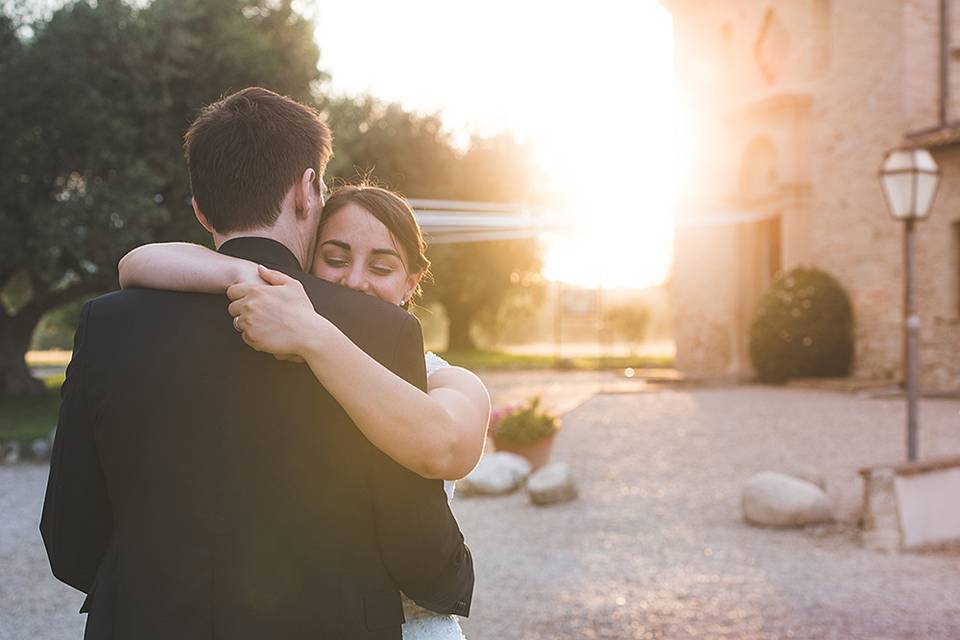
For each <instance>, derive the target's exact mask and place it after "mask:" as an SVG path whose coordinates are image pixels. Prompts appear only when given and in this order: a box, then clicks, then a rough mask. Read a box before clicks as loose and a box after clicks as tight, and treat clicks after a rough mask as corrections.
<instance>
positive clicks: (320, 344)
mask: <svg viewBox="0 0 960 640" xmlns="http://www.w3.org/2000/svg"><path fill="white" fill-rule="evenodd" d="M336 332H337V328H336V326H335V325H334V324H333V323H332V322H330V321H329V320H327V319H326V318H324V317H323V316H321V315H320V314H318V313H313V314H311V315H310V316H308V317H307V318H306V319H305V321H304V327H303V329H302V330H300V331H298V334H299V335H300V336H301V340H300V344H299V345H297V346H298V349H297V351H298V353H297V355H298V356H300V357H301V358H309V357H315V358H316V357H321V358H322V357H323V356H324V355H325V354H327V353H329V350H330V341H331V339H333V338H334V337H335V335H336Z"/></svg>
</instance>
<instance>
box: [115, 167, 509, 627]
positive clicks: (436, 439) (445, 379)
mask: <svg viewBox="0 0 960 640" xmlns="http://www.w3.org/2000/svg"><path fill="white" fill-rule="evenodd" d="M318 233H319V236H318V239H317V250H316V254H315V256H314V260H313V267H312V269H311V273H312V274H313V275H315V276H317V277H319V278H322V279H324V280H328V281H330V282H335V283H337V284H340V285H343V286H345V287H350V288H351V289H355V290H357V291H360V292H362V293H365V294H367V295H371V296H376V297H377V298H380V299H382V300H385V301H387V302H390V303H392V304H397V305H400V306H403V307H404V308H407V307H408V306H409V304H410V303H411V301H412V300H413V299H414V298H415V297H416V296H417V295H418V294H419V292H420V280H421V279H422V278H423V276H424V275H425V274H427V273H428V272H429V268H430V262H429V260H427V258H426V256H425V255H424V249H425V243H424V241H423V236H422V235H421V233H420V228H419V226H418V225H417V222H416V219H415V218H414V216H413V211H411V209H410V207H409V206H408V205H407V203H406V202H405V201H404V200H403V199H402V198H400V197H399V196H398V195H396V194H394V193H392V192H390V191H387V190H386V189H381V188H378V187H371V186H365V185H358V186H344V187H341V188H339V189H337V190H336V191H335V192H334V193H333V194H332V195H331V197H330V198H329V200H328V201H327V203H326V204H325V206H324V208H323V214H322V216H321V222H320V229H319V232H318ZM119 270H120V286H121V287H123V288H128V287H148V288H154V289H168V290H174V291H194V292H202V293H224V292H225V293H226V294H227V296H228V297H229V298H230V300H231V302H230V305H229V307H228V311H229V313H230V315H231V316H233V318H234V327H235V328H236V329H237V330H238V331H240V332H241V334H242V336H243V339H244V341H245V342H246V343H247V344H248V345H250V346H251V347H253V348H254V349H256V350H258V351H263V352H267V353H271V354H273V355H274V356H275V357H277V358H279V359H283V360H294V361H302V362H305V363H306V364H307V365H308V366H309V367H310V369H311V370H312V371H313V374H314V375H315V376H316V378H317V380H318V381H319V382H320V384H322V385H323V386H324V387H325V388H326V389H327V391H329V392H330V393H331V394H332V395H333V396H334V398H336V400H337V401H338V402H339V403H340V405H341V406H342V407H343V408H344V410H346V412H347V413H348V414H349V415H350V418H351V419H352V420H353V422H354V423H356V425H357V427H358V428H359V429H360V431H362V432H363V434H364V435H365V436H366V437H367V439H369V440H370V442H371V443H372V444H373V445H374V446H376V447H377V448H378V449H380V450H381V451H383V452H384V453H386V454H387V455H389V456H390V457H391V458H393V459H394V460H395V461H396V462H397V463H399V464H401V465H403V466H404V467H406V468H408V469H410V470H411V471H414V472H416V473H418V474H420V475H421V476H423V477H426V478H431V479H443V480H445V482H444V489H445V490H446V492H447V496H448V499H449V498H452V497H453V490H454V483H453V480H456V479H458V478H462V477H464V476H465V475H466V474H467V473H469V472H470V471H471V470H472V469H473V467H474V466H475V465H476V464H477V462H478V461H479V459H480V455H481V454H482V452H483V443H484V441H485V439H486V429H487V422H488V419H489V416H490V397H489V395H488V394H487V390H486V388H485V387H484V385H483V383H482V382H481V381H480V379H479V378H477V376H475V375H474V374H472V373H470V372H469V371H467V370H466V369H462V368H460V367H454V366H451V365H449V364H448V363H447V362H445V361H444V360H442V359H441V358H439V357H438V356H436V355H434V354H432V353H427V354H426V356H425V357H426V361H427V362H426V364H427V392H426V393H424V392H422V391H421V390H419V389H418V388H416V387H414V386H413V385H411V384H409V383H407V382H406V381H404V380H403V379H401V378H400V377H398V376H396V375H395V374H393V373H392V372H390V371H389V370H388V369H386V368H385V367H383V366H381V365H380V364H379V363H378V362H376V361H375V360H374V359H373V358H371V357H370V356H368V355H367V354H366V353H364V352H363V351H362V350H360V348H359V347H357V346H356V345H354V344H353V343H352V342H351V341H350V339H349V338H348V337H347V336H346V335H344V334H343V333H342V332H341V331H340V330H339V329H338V328H337V327H336V326H334V325H333V323H331V322H329V321H328V320H327V319H325V318H324V317H323V316H320V315H318V314H317V313H316V312H315V311H314V309H313V305H312V304H311V303H310V300H309V299H308V298H307V296H306V294H305V293H304V290H303V286H302V285H301V284H300V282H299V281H298V280H295V279H293V278H291V277H289V276H287V275H285V274H283V273H280V272H278V271H273V270H270V269H267V268H265V267H263V266H259V265H256V264H254V263H252V262H248V261H246V260H243V259H240V258H234V257H231V256H226V255H223V254H220V253H216V252H215V251H212V250H210V249H207V248H205V247H202V246H199V245H193V244H186V243H161V244H149V245H144V246H142V247H138V248H136V249H134V250H132V251H131V252H130V253H128V254H127V255H126V256H124V257H123V259H122V260H121V261H120V266H119ZM371 397H375V398H377V399H378V400H377V402H370V398H371ZM404 615H405V618H406V623H405V624H404V625H403V637H404V638H405V639H407V640H461V639H462V638H463V633H462V632H461V630H460V624H459V622H458V621H457V619H456V618H455V617H454V616H452V615H441V614H437V613H433V612H431V611H427V610H426V609H423V608H421V607H418V606H417V605H416V604H415V603H413V602H412V601H410V600H409V599H407V598H404Z"/></svg>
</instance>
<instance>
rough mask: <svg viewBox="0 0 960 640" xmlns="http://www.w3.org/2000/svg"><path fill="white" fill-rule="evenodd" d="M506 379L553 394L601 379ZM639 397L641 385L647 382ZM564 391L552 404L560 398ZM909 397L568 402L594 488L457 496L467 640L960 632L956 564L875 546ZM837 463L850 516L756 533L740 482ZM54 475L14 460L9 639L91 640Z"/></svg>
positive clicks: (6, 601) (8, 540)
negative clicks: (550, 497) (70, 566)
mask: <svg viewBox="0 0 960 640" xmlns="http://www.w3.org/2000/svg"><path fill="white" fill-rule="evenodd" d="M567 375H568V376H580V378H581V379H576V378H575V377H563V376H556V374H555V375H554V377H549V376H544V377H543V378H542V379H541V378H537V377H534V378H531V377H530V376H525V375H523V374H504V375H503V376H502V377H497V376H491V377H490V378H489V380H488V382H489V383H490V386H491V389H492V392H493V396H494V398H495V400H496V401H497V402H498V403H499V402H500V401H513V400H514V399H515V398H516V397H518V396H519V397H522V396H523V395H526V394H527V393H528V392H530V391H536V390H538V389H540V388H544V389H546V390H547V391H548V392H547V394H546V398H547V401H548V404H549V405H551V406H556V404H555V403H559V404H563V403H564V402H565V403H567V404H570V403H571V402H573V401H574V400H576V401H579V400H582V399H583V398H584V397H585V396H586V395H589V393H592V392H593V391H596V390H597V388H603V386H602V385H601V387H597V386H596V385H597V384H598V378H594V377H590V376H586V377H584V375H583V374H567ZM632 388H634V389H638V388H642V385H641V386H635V387H632ZM554 399H555V400H554ZM958 410H960V402H958V401H952V400H951V401H947V400H925V401H924V402H923V404H922V411H921V453H922V454H923V455H937V454H960V416H958ZM902 416H903V403H902V401H899V400H889V399H884V400H861V399H857V398H856V397H854V396H852V395H847V394H839V393H829V392H812V391H802V390H792V389H772V388H763V387H740V388H728V389H697V390H667V391H662V390H661V391H653V390H651V391H648V392H634V393H629V394H623V393H620V394H603V395H599V396H596V397H594V398H593V399H591V400H589V401H587V402H586V403H585V404H583V405H582V406H580V407H579V408H577V409H574V410H573V411H572V412H571V413H569V414H567V416H566V418H565V421H564V427H563V431H562V432H561V435H560V437H559V438H558V440H557V443H556V448H555V452H554V459H555V460H568V461H570V462H571V464H572V466H573V468H574V471H575V473H576V475H577V478H578V481H579V486H580V499H579V500H578V501H576V502H573V503H569V504H565V505H557V506H553V507H545V508H536V507H533V506H532V505H531V504H530V503H529V502H528V499H527V497H526V496H525V494H523V493H517V494H514V495H512V496H507V497H501V498H466V497H463V498H457V499H456V500H455V504H454V509H455V511H456V512H457V514H458V517H459V518H460V521H461V524H462V526H463V529H464V532H465V534H466V536H467V538H468V541H469V542H470V544H471V547H472V548H473V551H474V556H475V560H476V565H477V577H478V583H477V590H476V594H475V600H474V609H473V612H474V613H473V615H472V616H471V618H469V619H467V620H465V621H464V623H463V626H464V630H465V631H466V633H467V636H468V637H469V638H470V640H512V639H518V640H536V639H561V638H585V639H589V638H610V639H613V638H618V639H619V638H669V639H673V638H742V639H745V640H749V639H754V638H810V639H814V638H816V639H821V638H838V639H840V638H842V639H855V638H865V639H866V638H870V639H880V638H936V639H948V638H960V556H958V555H950V554H939V555H933V554H927V555H921V554H903V555H882V554H878V553H874V552H870V551H866V550H863V549H861V548H860V546H859V544H858V538H857V531H856V527H855V525H854V524H851V522H850V521H851V520H852V519H853V518H854V516H855V509H856V505H857V503H858V500H859V491H860V484H859V479H858V477H857V475H856V469H857V468H858V467H860V466H863V465H868V464H873V463H877V462H884V461H893V460H899V459H902V457H903V454H902V445H901V443H902V441H903V435H902V433H903V428H902V423H903V419H902ZM797 467H806V468H814V469H816V470H818V471H819V472H821V473H822V474H823V475H824V477H825V478H826V480H827V483H828V491H829V492H830V493H831V495H832V496H833V497H834V499H835V501H836V502H837V504H838V508H839V511H840V514H841V517H842V519H843V520H844V521H843V522H841V523H839V524H836V525H831V526H827V527H815V528H808V529H805V530H801V531H774V530H765V529H754V528H751V527H749V526H747V525H745V524H743V523H742V521H741V520H740V517H739V488H740V486H741V485H742V483H743V481H744V480H746V478H748V477H749V476H750V475H751V474H752V473H754V472H755V471H759V470H762V469H785V468H797ZM46 473H47V471H46V468H45V467H42V466H38V465H28V464H24V465H19V466H16V467H0V640H14V639H16V640H26V639H29V640H47V639H50V640H54V639H56V640H62V639H67V638H71V639H72V638H80V637H81V636H82V628H83V616H79V615H77V614H76V611H77V609H78V608H79V606H80V602H81V600H82V597H81V595H80V594H78V593H76V592H74V591H73V590H71V589H70V588H69V587H65V586H63V585H60V584H59V583H58V582H56V581H55V580H54V579H53V578H52V577H51V576H50V574H49V569H48V567H47V563H46V559H45V557H44V554H43V548H42V545H41V543H40V540H39V536H38V534H37V528H36V527H37V522H38V519H39V509H40V504H41V502H42V497H43V488H44V485H45V482H46Z"/></svg>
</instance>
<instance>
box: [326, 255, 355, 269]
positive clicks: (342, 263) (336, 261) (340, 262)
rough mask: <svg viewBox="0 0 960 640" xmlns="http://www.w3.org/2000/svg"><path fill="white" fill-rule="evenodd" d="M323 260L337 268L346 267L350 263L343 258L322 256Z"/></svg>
mask: <svg viewBox="0 0 960 640" xmlns="http://www.w3.org/2000/svg"><path fill="white" fill-rule="evenodd" d="M323 261H324V262H326V263H327V264H328V265H329V266H331V267H335V268H337V269H339V268H341V267H346V266H348V265H349V264H350V263H349V262H348V261H347V260H344V259H343V258H328V257H324V259H323Z"/></svg>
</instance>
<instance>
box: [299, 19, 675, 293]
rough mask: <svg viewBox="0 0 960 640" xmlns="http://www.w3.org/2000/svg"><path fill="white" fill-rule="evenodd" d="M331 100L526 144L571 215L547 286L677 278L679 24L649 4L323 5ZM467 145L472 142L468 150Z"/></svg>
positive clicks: (551, 249)
mask: <svg viewBox="0 0 960 640" xmlns="http://www.w3.org/2000/svg"><path fill="white" fill-rule="evenodd" d="M313 8H314V10H315V16H316V21H317V30H316V37H317V42H318V43H319V45H320V60H321V67H322V68H323V69H324V70H326V71H328V72H329V73H330V74H331V76H332V80H331V83H330V84H329V86H328V89H329V90H331V91H334V92H340V93H348V94H357V93H363V92H368V93H371V94H373V95H375V96H378V97H380V98H383V99H385V100H390V101H398V102H400V103H402V104H403V105H404V106H406V107H407V108H411V109H416V110H420V111H426V112H440V113H441V114H442V117H443V119H444V122H445V123H446V125H447V126H448V127H449V128H450V129H451V131H453V132H454V133H457V134H461V133H463V134H467V133H469V132H478V133H486V134H491V133H495V132H497V131H502V130H508V131H512V132H513V133H514V134H515V135H516V136H517V137H518V138H520V139H521V140H523V141H527V142H531V143H533V145H534V146H535V149H536V153H537V163H538V167H539V169H540V171H541V172H542V174H543V178H544V180H545V181H546V182H547V184H548V185H549V186H550V187H551V189H552V190H555V191H557V192H559V193H560V194H562V196H563V201H564V202H565V203H566V205H565V206H557V207H554V208H553V210H551V211H549V212H546V213H547V214H549V215H551V216H555V217H557V218H560V219H562V220H563V221H564V223H565V224H566V225H567V227H568V230H567V231H566V232H563V233H559V234H555V235H554V236H551V237H548V238H547V239H546V268H545V275H547V277H549V278H553V279H561V280H564V281H567V282H571V283H574V284H581V285H595V284H597V283H601V284H603V285H604V286H629V287H643V286H649V285H654V284H659V283H661V282H662V281H663V280H664V279H665V278H666V277H667V274H668V270H669V266H670V260H671V255H672V239H673V226H674V222H673V220H674V217H673V190H674V188H675V184H676V178H675V176H676V172H677V158H676V154H675V153H674V151H673V150H674V149H675V148H677V144H676V143H675V140H674V138H675V130H674V113H675V112H676V100H675V98H674V87H673V64H672V56H673V53H672V24H671V19H670V16H669V14H668V13H667V12H666V10H665V9H663V8H662V7H661V6H660V5H658V4H657V3H656V2H655V1H654V0H593V1H591V2H588V3H587V2H572V1H562V0H554V1H553V2H545V1H541V0H512V1H508V0H484V1H483V2H465V1H461V0H404V1H403V2H398V1H397V0H367V1H366V2H363V3H353V2H343V1H342V0H316V2H315V6H314V7H313ZM464 137H465V136H464Z"/></svg>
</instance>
